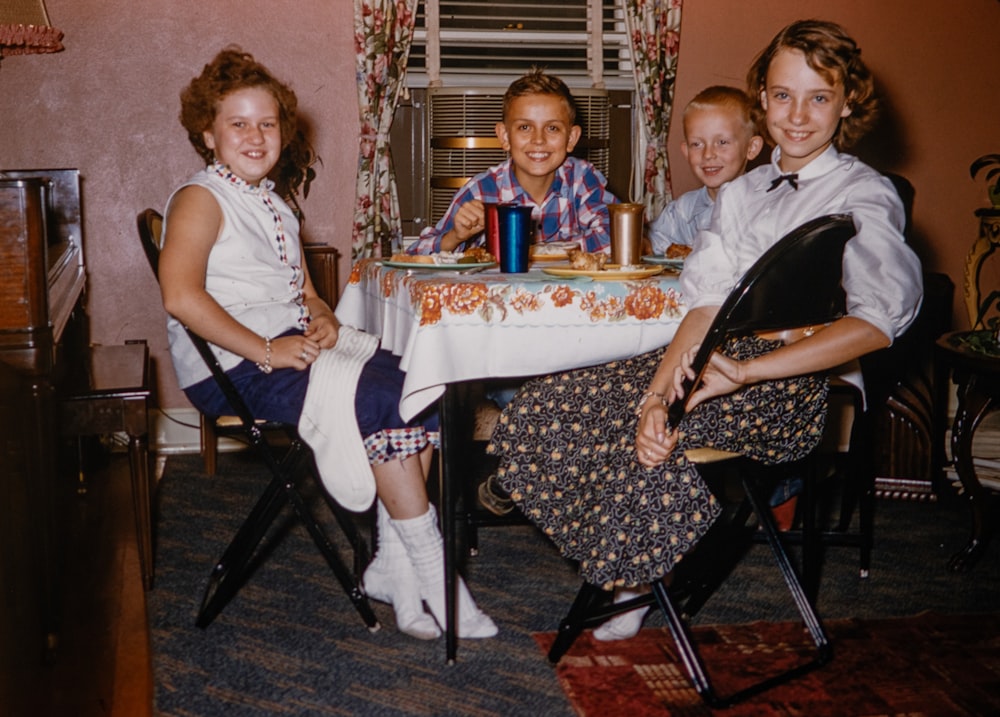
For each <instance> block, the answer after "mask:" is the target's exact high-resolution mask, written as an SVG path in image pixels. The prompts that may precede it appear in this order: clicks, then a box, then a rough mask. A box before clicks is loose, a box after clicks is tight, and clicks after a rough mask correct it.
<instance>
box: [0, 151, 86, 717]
mask: <svg viewBox="0 0 1000 717" xmlns="http://www.w3.org/2000/svg"><path fill="white" fill-rule="evenodd" d="M79 197H80V194H79V177H78V175H77V172H76V170H34V171H30V172H7V171H4V172H2V173H0V441H2V442H3V445H2V450H0V508H2V517H0V590H2V605H0V673H2V675H3V677H2V679H3V684H0V691H2V693H0V704H8V703H7V702H4V701H3V698H4V697H6V696H8V695H9V694H10V692H11V690H14V691H17V690H18V689H19V687H20V686H19V685H18V680H19V675H20V674H21V673H22V671H23V670H24V669H26V668H27V669H35V668H37V664H38V661H39V660H41V659H43V658H44V657H46V656H47V655H48V654H50V653H51V650H52V649H54V647H55V644H56V640H57V635H58V628H59V614H58V610H57V605H58V596H59V555H60V548H61V543H60V539H59V531H58V528H59V521H58V520H57V519H56V512H55V511H56V505H57V490H58V487H59V484H58V483H57V475H56V468H57V465H56V455H57V443H58V436H57V429H56V401H57V397H58V391H59V387H60V384H61V382H62V380H63V377H64V376H65V375H66V373H67V364H68V363H69V361H68V360H67V357H68V356H70V355H72V354H73V353H74V351H73V350H72V349H70V348H69V347H68V345H67V344H68V343H71V342H76V341H78V340H81V341H85V340H86V328H85V324H81V323H80V322H82V320H83V316H82V311H81V310H80V299H81V296H82V294H83V288H84V266H83V252H82V250H81V236H80V232H79V217H80V212H79Z"/></svg>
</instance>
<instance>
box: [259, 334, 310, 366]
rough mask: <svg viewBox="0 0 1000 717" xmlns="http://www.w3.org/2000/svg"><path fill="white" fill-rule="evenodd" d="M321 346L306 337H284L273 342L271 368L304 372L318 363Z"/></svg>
mask: <svg viewBox="0 0 1000 717" xmlns="http://www.w3.org/2000/svg"><path fill="white" fill-rule="evenodd" d="M319 352H320V345H319V343H317V342H316V341H313V340H312V339H310V338H307V337H305V336H282V337H281V338H278V339H273V340H272V341H271V366H273V367H274V368H294V369H297V370H299V371H304V370H305V369H307V368H309V367H310V366H311V365H312V364H313V363H315V362H316V359H317V357H319Z"/></svg>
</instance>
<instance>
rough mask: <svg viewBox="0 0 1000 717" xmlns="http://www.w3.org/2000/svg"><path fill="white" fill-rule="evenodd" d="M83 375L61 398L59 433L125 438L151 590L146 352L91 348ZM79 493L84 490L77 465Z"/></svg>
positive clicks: (133, 345) (135, 345)
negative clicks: (118, 435)
mask: <svg viewBox="0 0 1000 717" xmlns="http://www.w3.org/2000/svg"><path fill="white" fill-rule="evenodd" d="M85 360H86V363H85V366H86V369H87V370H86V371H85V372H83V371H81V372H80V375H79V376H74V377H73V380H71V381H70V385H69V387H68V389H67V390H66V391H65V392H64V393H62V394H61V395H60V397H59V430H60V433H61V434H62V435H63V436H64V437H67V438H76V439H77V440H78V441H79V439H80V438H81V437H83V436H94V435H103V434H112V433H125V434H126V435H127V436H128V455H129V468H130V472H131V474H132V503H133V506H134V509H135V529H136V539H137V542H138V546H139V564H140V569H141V571H142V584H143V587H144V588H145V589H146V590H149V589H150V588H152V586H153V525H152V491H151V490H150V484H149V481H150V469H149V464H150V460H149V420H148V413H147V412H148V409H149V401H150V394H151V392H152V390H151V387H150V370H149V348H148V347H147V346H146V343H145V342H144V341H143V342H130V343H126V344H124V345H121V346H90V347H88V348H87V352H86V359H85ZM80 473H81V475H80V480H81V492H82V486H83V485H84V476H83V466H82V464H81V465H80Z"/></svg>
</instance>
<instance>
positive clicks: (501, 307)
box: [336, 259, 685, 419]
mask: <svg viewBox="0 0 1000 717" xmlns="http://www.w3.org/2000/svg"><path fill="white" fill-rule="evenodd" d="M684 310H685V307H684V305H683V303H682V301H681V296H680V293H679V287H678V280H677V276H676V274H672V273H665V274H660V275H658V276H655V277H651V278H646V279H635V280H616V281H593V280H590V279H587V278H583V279H580V278H573V279H564V278H556V277H551V276H548V275H546V274H544V273H543V272H542V271H541V270H540V269H538V268H533V269H532V270H531V271H529V272H528V273H525V274H501V273H499V272H498V271H497V270H496V269H488V270H486V271H483V272H481V273H476V274H467V275H463V274H459V273H457V272H455V271H435V272H428V271H422V270H414V271H410V270H406V269H397V268H389V267H385V266H382V265H381V263H379V262H378V261H377V260H373V259H366V260H362V261H360V262H358V263H357V264H356V265H355V266H354V269H353V270H352V272H351V277H350V280H349V281H348V284H347V287H346V288H345V290H344V294H343V296H342V297H341V298H340V302H339V303H338V305H337V311H336V314H337V318H338V319H339V320H340V321H341V323H344V324H347V325H350V326H354V327H355V328H358V329H361V330H363V331H367V332H368V333H371V334H375V335H377V336H379V337H381V341H382V348H385V349H387V350H389V351H392V352H393V353H395V354H396V355H398V356H400V357H401V361H400V366H401V368H402V369H403V370H404V371H405V372H406V379H405V382H404V386H403V396H402V399H401V400H400V415H401V416H402V417H403V418H404V419H409V418H412V417H413V416H415V415H416V414H418V413H419V412H420V411H421V410H423V409H424V408H425V407H427V406H428V405H430V404H431V403H432V402H433V401H435V400H437V399H438V398H439V397H440V396H441V394H442V393H443V392H444V389H445V386H446V385H447V384H449V383H452V382H457V381H466V380H470V379H481V378H499V377H516V376H535V375H539V374H546V373H552V372H556V371H563V370H567V369H572V368H580V367H583V366H592V365H595V364H599V363H604V362H606V361H611V360H613V359H619V358H626V357H629V356H635V355H637V354H640V353H644V352H646V351H650V350H652V349H654V348H657V347H660V346H663V345H665V344H667V343H669V341H670V340H671V339H672V338H673V335H674V332H675V331H676V329H677V325H678V324H679V323H680V320H681V318H682V316H683V314H684Z"/></svg>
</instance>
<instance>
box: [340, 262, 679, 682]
mask: <svg viewBox="0 0 1000 717" xmlns="http://www.w3.org/2000/svg"><path fill="white" fill-rule="evenodd" d="M685 311H686V307H685V304H684V302H683V298H682V296H681V293H680V285H679V269H678V268H676V266H674V265H657V264H644V265H637V266H634V267H611V268H608V269H605V270H602V271H583V270H573V269H571V268H570V267H569V265H566V264H558V263H552V262H544V263H543V262H536V263H533V264H532V265H531V266H530V267H529V270H528V271H527V272H523V273H501V272H500V271H499V270H498V268H497V267H496V266H495V265H491V264H474V265H463V264H450V265H434V264H424V263H414V262H409V261H393V260H387V259H379V258H367V259H360V260H358V261H357V262H356V263H355V264H354V266H353V267H352V270H351V273H350V277H349V279H348V282H347V285H346V286H345V287H344V292H343V294H342V295H341V297H340V300H339V302H338V304H337V308H336V316H337V319H338V320H339V321H340V322H341V323H342V324H345V325H349V326H352V327H354V328H356V329H360V330H362V331H365V332H367V333H369V334H372V335H375V336H378V337H379V338H380V341H381V347H382V348H383V349H386V350H388V351H391V352H392V353H394V354H396V355H397V356H399V357H400V368H401V369H402V370H403V371H404V372H405V378H404V381H403V390H402V396H401V398H400V403H399V412H400V415H401V416H402V418H403V419H404V420H409V419H411V418H413V417H415V416H417V415H418V414H419V413H421V412H422V411H423V410H424V409H426V408H428V407H430V406H431V405H432V404H435V402H436V404H437V409H438V411H439V418H440V423H441V447H440V461H439V465H440V481H441V490H440V496H439V500H440V506H439V509H440V512H441V525H442V534H443V536H444V553H445V558H444V562H445V578H446V591H447V592H446V609H447V619H446V623H447V624H446V625H445V626H444V628H445V645H446V648H445V649H446V660H447V662H448V663H453V662H454V661H455V659H456V653H457V634H456V633H457V631H456V629H455V625H456V622H455V587H456V580H457V577H456V576H457V570H456V565H457V561H456V555H457V539H456V528H455V522H456V521H455V511H456V506H455V503H456V500H457V496H458V494H459V489H458V486H457V485H456V481H457V480H458V479H459V476H458V475H457V474H458V472H459V471H458V470H456V467H457V461H458V456H459V452H460V450H461V445H460V442H461V440H462V438H461V432H460V429H459V427H458V426H457V425H456V424H457V422H458V421H457V416H458V415H459V412H460V411H459V406H458V404H457V402H458V401H459V398H458V396H459V391H458V390H457V388H458V387H459V386H460V385H461V384H463V383H465V382H469V381H475V380H481V379H496V378H515V377H531V376H539V375H544V374H549V373H555V372H559V371H565V370H569V369H575V368H582V367H585V366H593V365H597V364H601V363H605V362H608V361H612V360H616V359H623V358H629V357H632V356H636V355H639V354H642V353H644V352H646V351H651V350H653V349H656V348H659V347H661V346H664V345H666V344H667V343H669V342H670V340H671V339H672V338H673V335H674V332H675V331H676V330H677V326H678V325H679V324H680V321H681V319H682V318H683V316H684V313H685Z"/></svg>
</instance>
